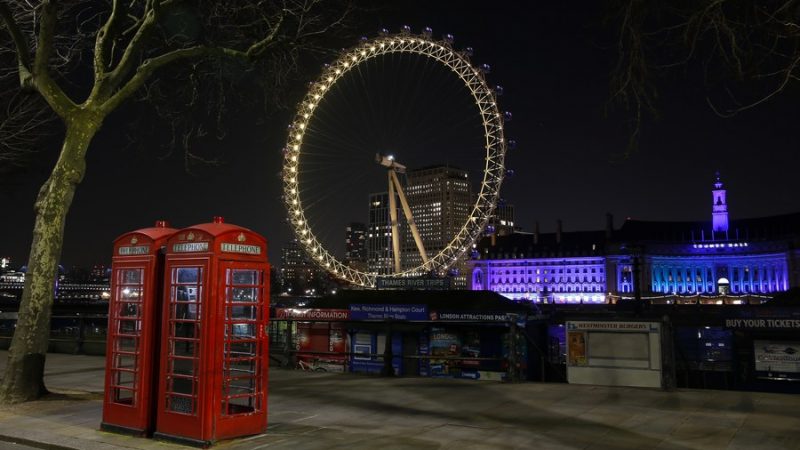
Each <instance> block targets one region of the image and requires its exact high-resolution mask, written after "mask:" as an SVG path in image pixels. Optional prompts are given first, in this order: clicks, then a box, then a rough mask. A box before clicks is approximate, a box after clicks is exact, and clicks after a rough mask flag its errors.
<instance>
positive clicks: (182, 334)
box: [158, 258, 212, 439]
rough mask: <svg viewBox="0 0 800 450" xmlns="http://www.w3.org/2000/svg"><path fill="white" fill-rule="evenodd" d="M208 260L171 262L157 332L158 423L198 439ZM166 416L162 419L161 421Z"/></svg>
mask: <svg viewBox="0 0 800 450" xmlns="http://www.w3.org/2000/svg"><path fill="white" fill-rule="evenodd" d="M208 269H209V264H208V259H205V258H204V259H197V260H193V261H171V262H170V263H169V264H168V265H167V268H166V270H167V272H166V273H165V274H164V276H165V289H166V292H165V301H166V304H165V305H164V330H163V337H162V344H163V346H162V355H163V356H162V368H161V374H162V379H161V381H160V382H161V389H160V392H161V395H160V396H159V400H160V401H161V402H162V404H161V405H160V406H159V409H158V411H159V413H158V423H159V425H158V427H159V429H161V428H162V424H165V423H168V424H169V429H170V431H171V432H172V433H175V434H179V435H183V436H187V437H193V438H196V439H202V435H203V431H204V430H205V429H206V427H207V426H208V425H207V424H206V423H204V422H206V420H204V416H206V415H204V414H203V409H204V408H203V406H204V405H203V404H202V403H201V402H200V400H201V389H203V388H204V386H205V385H206V383H207V382H208V380H207V379H206V377H209V376H211V375H212V373H210V371H209V370H206V368H205V367H204V366H205V364H206V362H205V360H206V358H202V357H201V351H203V346H205V345H207V344H206V342H204V341H205V340H204V339H202V337H203V334H202V332H203V328H204V326H208V325H206V324H207V323H208V320H209V319H210V318H211V317H206V316H207V315H210V313H211V311H207V310H206V299H207V298H208V296H209V292H207V289H206V287H207V286H208ZM165 419H166V420H165Z"/></svg>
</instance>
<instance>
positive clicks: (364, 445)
mask: <svg viewBox="0 0 800 450" xmlns="http://www.w3.org/2000/svg"><path fill="white" fill-rule="evenodd" d="M5 361H6V352H0V370H2V368H3V367H4V366H5ZM103 364H104V359H103V358H102V357H91V356H83V355H63V354H51V355H48V357H47V364H46V370H45V372H46V376H45V382H46V384H47V386H48V388H49V389H50V390H51V391H53V394H52V395H50V396H48V397H46V398H45V399H42V400H39V401H35V402H29V403H26V404H23V405H14V406H0V442H5V443H6V444H9V445H12V444H11V443H14V442H17V443H19V444H20V445H22V446H31V445H33V446H34V447H38V448H51V449H57V450H61V449H88V450H93V449H97V450H106V449H148V450H159V449H173V450H175V449H182V448H188V447H183V446H180V445H177V444H173V443H166V442H160V441H156V440H152V439H146V438H135V437H130V436H123V435H117V434H114V433H107V432H102V431H99V429H98V428H99V425H100V418H101V415H102V390H103ZM0 373H1V372H0ZM798 411H800V396H793V395H788V394H786V395H782V394H764V393H752V392H733V391H701V390H678V391H674V392H664V391H660V390H655V389H641V388H613V387H602V386H577V385H566V384H543V383H519V384H510V383H500V382H493V381H470V380H451V379H432V378H380V377H375V376H362V375H354V374H326V373H311V372H303V371H292V370H285V369H273V370H271V371H270V394H269V426H268V429H267V432H266V433H265V434H262V435H258V436H250V437H244V438H240V439H234V440H230V441H224V442H220V443H218V444H217V448H221V449H226V450H227V449H237V450H238V449H247V450H252V449H310V450H314V449H348V450H360V449H370V450H371V449H375V448H381V449H397V450H403V449H423V450H424V449H438V450H444V449H454V450H472V449H530V448H537V449H593V450H599V449H627V448H630V449H641V448H658V449H678V450H689V449H725V448H730V449H753V448H756V449H794V450H800V413H798ZM3 445H5V444H3Z"/></svg>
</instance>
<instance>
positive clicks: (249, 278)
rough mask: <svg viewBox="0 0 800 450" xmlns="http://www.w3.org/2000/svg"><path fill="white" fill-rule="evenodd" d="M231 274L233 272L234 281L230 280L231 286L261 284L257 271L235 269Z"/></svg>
mask: <svg viewBox="0 0 800 450" xmlns="http://www.w3.org/2000/svg"><path fill="white" fill-rule="evenodd" d="M231 272H232V279H231V280H229V284H230V285H240V286H241V285H248V284H259V282H258V271H257V270H242V269H234V270H231Z"/></svg>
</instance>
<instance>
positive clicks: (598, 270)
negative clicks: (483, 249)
mask: <svg viewBox="0 0 800 450" xmlns="http://www.w3.org/2000/svg"><path fill="white" fill-rule="evenodd" d="M534 272H535V273H536V275H539V274H542V273H544V274H545V275H547V274H548V273H568V274H569V273H603V268H602V267H592V268H591V269H589V268H586V267H584V268H583V269H577V268H576V269H535V270H534V269H527V274H528V275H531V274H533V273H534ZM490 273H491V274H492V275H517V274H519V275H524V274H525V273H526V271H525V270H519V271H518V270H517V269H514V270H509V269H505V271H504V270H503V269H494V270H491V271H490Z"/></svg>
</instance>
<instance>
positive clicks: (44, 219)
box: [0, 111, 101, 403]
mask: <svg viewBox="0 0 800 450" xmlns="http://www.w3.org/2000/svg"><path fill="white" fill-rule="evenodd" d="M100 122H101V120H98V119H97V118H96V117H94V115H93V114H90V113H89V112H88V111H79V112H77V113H74V114H71V117H68V118H67V120H66V123H67V132H66V136H65V137H64V144H63V146H62V147H61V153H60V156H59V159H58V162H56V165H55V167H54V168H53V172H52V173H51V174H50V177H49V178H48V179H47V181H46V182H45V183H44V185H42V188H41V189H40V190H39V195H38V197H37V199H36V204H35V206H34V210H35V211H36V223H35V225H34V229H33V243H32V244H31V252H30V256H29V258H28V272H27V273H26V275H25V288H24V291H23V294H22V300H21V302H20V306H19V318H18V319H17V328H16V330H15V331H14V337H13V338H12V341H11V347H10V348H9V353H8V362H7V364H6V370H5V376H4V378H3V381H2V385H0V403H19V402H25V401H30V400H34V399H36V398H38V397H41V396H42V395H44V394H46V393H47V388H46V387H45V385H44V364H45V356H46V353H47V346H48V340H49V338H50V315H51V310H52V306H53V298H54V295H55V282H56V276H57V275H58V263H59V260H60V258H61V248H62V243H63V241H64V222H65V220H66V217H67V212H68V211H69V208H70V205H72V198H73V196H74V195H75V189H76V188H77V187H78V184H80V182H81V180H82V179H83V175H84V172H85V170H86V160H85V156H86V150H87V148H88V147H89V143H90V142H91V140H92V138H93V137H94V135H95V133H96V132H97V129H98V128H99V126H100Z"/></svg>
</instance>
